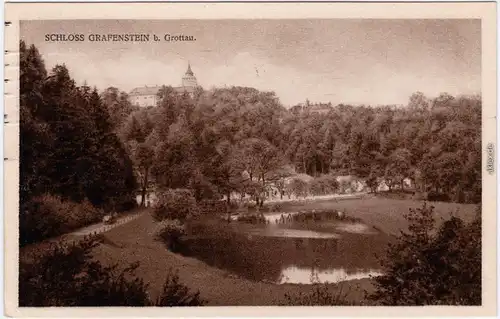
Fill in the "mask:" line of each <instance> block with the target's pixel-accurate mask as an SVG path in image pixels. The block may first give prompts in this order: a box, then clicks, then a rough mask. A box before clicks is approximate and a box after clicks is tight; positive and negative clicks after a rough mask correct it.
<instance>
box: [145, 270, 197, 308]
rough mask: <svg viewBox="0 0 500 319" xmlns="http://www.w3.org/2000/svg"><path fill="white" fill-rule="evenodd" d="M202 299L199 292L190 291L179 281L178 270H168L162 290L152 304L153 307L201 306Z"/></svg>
mask: <svg viewBox="0 0 500 319" xmlns="http://www.w3.org/2000/svg"><path fill="white" fill-rule="evenodd" d="M204 303H205V301H204V300H202V299H201V298H200V293H199V292H196V293H191V292H190V291H189V289H188V288H187V287H186V286H184V285H183V284H181V283H180V282H179V275H178V272H174V271H172V269H170V270H169V271H168V275H167V279H166V280H165V284H164V285H163V290H162V293H161V295H160V297H158V299H157V300H156V303H155V304H154V306H155V307H188V306H203V305H204Z"/></svg>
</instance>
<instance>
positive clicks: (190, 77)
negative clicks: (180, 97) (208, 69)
mask: <svg viewBox="0 0 500 319" xmlns="http://www.w3.org/2000/svg"><path fill="white" fill-rule="evenodd" d="M182 86H183V87H193V88H194V87H197V86H198V81H196V77H195V76H194V73H193V71H191V64H189V63H188V68H187V71H186V74H184V76H183V77H182Z"/></svg>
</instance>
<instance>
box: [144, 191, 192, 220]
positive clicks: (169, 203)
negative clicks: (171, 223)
mask: <svg viewBox="0 0 500 319" xmlns="http://www.w3.org/2000/svg"><path fill="white" fill-rule="evenodd" d="M197 214H198V206H197V204H196V201H195V198H194V196H193V193H192V192H191V191H190V190H187V189H168V190H166V191H164V192H162V193H161V194H159V195H158V201H157V203H156V204H155V207H154V211H153V216H154V218H155V219H156V220H158V221H161V220H164V219H172V220H174V219H178V220H180V221H184V220H186V219H188V218H190V217H193V216H195V215H197Z"/></svg>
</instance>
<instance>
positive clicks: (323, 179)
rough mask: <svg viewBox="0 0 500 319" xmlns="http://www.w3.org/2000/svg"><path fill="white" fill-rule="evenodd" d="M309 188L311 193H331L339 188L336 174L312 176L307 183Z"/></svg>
mask: <svg viewBox="0 0 500 319" xmlns="http://www.w3.org/2000/svg"><path fill="white" fill-rule="evenodd" d="M309 189H310V191H311V194H312V195H328V194H333V193H335V192H337V191H338V189H339V182H338V181H337V178H336V176H334V175H330V174H325V175H321V176H319V177H316V178H314V179H313V180H311V182H310V183H309Z"/></svg>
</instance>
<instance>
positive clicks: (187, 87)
mask: <svg viewBox="0 0 500 319" xmlns="http://www.w3.org/2000/svg"><path fill="white" fill-rule="evenodd" d="M197 87H198V81H197V80H196V77H195V76H194V73H193V71H192V70H191V64H189V63H188V68H187V71H186V73H185V74H184V76H183V77H182V85H181V86H177V87H174V88H173V89H174V90H175V91H176V92H177V93H179V94H183V93H188V94H189V95H190V96H193V94H194V91H195V89H196V88H197ZM160 89H161V86H144V87H138V88H135V89H133V90H132V91H130V93H129V99H130V103H132V104H133V105H136V106H140V107H147V106H156V103H157V102H158V101H159V97H158V92H159V91H160Z"/></svg>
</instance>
